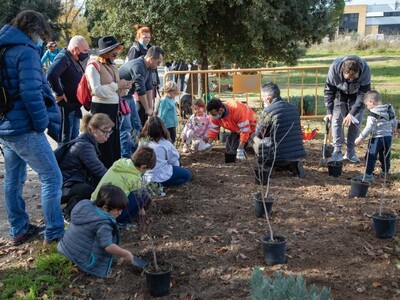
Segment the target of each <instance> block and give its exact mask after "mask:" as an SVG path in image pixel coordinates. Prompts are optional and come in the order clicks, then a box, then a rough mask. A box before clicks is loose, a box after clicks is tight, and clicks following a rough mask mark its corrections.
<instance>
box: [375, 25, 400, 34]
mask: <svg viewBox="0 0 400 300" xmlns="http://www.w3.org/2000/svg"><path fill="white" fill-rule="evenodd" d="M378 32H379V33H381V34H384V35H398V34H400V24H398V25H395V24H394V25H379V29H378Z"/></svg>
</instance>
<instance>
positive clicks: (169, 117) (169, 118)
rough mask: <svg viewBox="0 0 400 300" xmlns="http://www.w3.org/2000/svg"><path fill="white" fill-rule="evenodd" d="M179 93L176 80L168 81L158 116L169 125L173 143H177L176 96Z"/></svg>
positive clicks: (166, 125)
mask: <svg viewBox="0 0 400 300" xmlns="http://www.w3.org/2000/svg"><path fill="white" fill-rule="evenodd" d="M176 95H178V86H177V85H176V83H175V82H174V81H167V82H166V84H165V87H164V97H163V98H162V99H161V101H160V104H159V107H158V117H159V118H160V119H161V120H162V121H163V122H164V124H165V127H167V129H168V131H169V134H170V138H171V143H172V144H174V143H175V139H176V127H177V126H178V114H177V111H176V105H175V99H174V98H175V96H176Z"/></svg>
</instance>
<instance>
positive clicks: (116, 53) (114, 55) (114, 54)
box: [110, 52, 119, 58]
mask: <svg viewBox="0 0 400 300" xmlns="http://www.w3.org/2000/svg"><path fill="white" fill-rule="evenodd" d="M110 54H111V56H112V57H113V58H116V57H117V56H118V55H119V52H114V53H110Z"/></svg>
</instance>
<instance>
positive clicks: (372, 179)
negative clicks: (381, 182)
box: [354, 174, 375, 183]
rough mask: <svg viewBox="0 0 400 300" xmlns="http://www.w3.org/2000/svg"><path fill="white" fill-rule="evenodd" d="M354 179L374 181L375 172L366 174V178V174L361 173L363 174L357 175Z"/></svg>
mask: <svg viewBox="0 0 400 300" xmlns="http://www.w3.org/2000/svg"><path fill="white" fill-rule="evenodd" d="M354 179H357V180H361V181H364V182H371V183H372V182H374V180H375V179H374V174H365V178H364V174H361V175H358V176H356V177H354Z"/></svg>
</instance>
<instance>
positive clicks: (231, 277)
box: [0, 141, 400, 299]
mask: <svg viewBox="0 0 400 300" xmlns="http://www.w3.org/2000/svg"><path fill="white" fill-rule="evenodd" d="M305 146H306V150H307V152H308V156H307V158H306V160H305V162H304V166H305V170H306V172H307V175H306V177H305V178H304V179H300V178H298V177H294V176H292V175H291V174H290V173H289V172H287V171H281V172H276V176H275V178H273V179H271V187H270V195H271V196H272V197H274V198H275V203H274V205H273V215H272V228H273V230H274V231H275V234H278V235H284V236H286V237H287V251H286V263H285V264H283V265H277V266H266V265H265V264H264V262H263V255H262V245H261V242H260V238H261V237H262V236H264V235H266V234H267V233H268V227H267V223H266V220H265V219H263V218H256V217H255V215H254V211H253V204H252V193H253V192H255V191H257V190H258V189H260V186H258V185H256V184H255V183H254V176H253V175H252V171H251V168H250V164H249V162H237V163H234V164H225V163H224V154H223V148H222V146H219V147H215V148H213V150H212V151H211V152H209V153H206V154H202V155H199V156H193V155H183V156H182V164H183V166H185V167H188V168H189V169H190V170H191V171H192V173H193V180H192V181H191V182H190V183H189V184H187V185H184V186H182V187H177V188H170V189H167V190H166V193H167V196H166V197H163V198H159V199H155V201H154V203H155V206H153V207H151V208H150V209H149V211H148V216H149V217H150V218H152V219H153V226H152V228H151V235H152V236H153V237H154V238H155V240H154V241H155V246H156V251H157V254H158V257H159V259H160V260H163V261H167V262H169V263H171V264H172V265H173V273H172V289H171V294H170V295H169V296H167V297H165V299H248V298H249V295H250V294H249V279H250V276H251V273H252V270H253V269H254V267H256V266H261V267H263V268H264V272H265V274H266V275H271V274H273V272H275V271H281V272H284V273H287V274H289V273H295V274H298V273H301V274H302V275H303V276H304V277H305V278H306V280H307V283H309V284H311V283H315V284H316V285H317V286H319V287H322V286H326V287H329V288H331V290H332V296H333V298H334V299H395V298H396V296H397V293H396V290H397V289H398V288H399V281H398V278H399V270H397V269H396V259H398V257H399V255H398V253H397V252H396V245H397V243H398V240H397V239H387V240H381V239H377V238H376V237H375V235H374V230H373V227H372V219H370V218H369V217H368V216H369V215H371V214H372V213H374V212H377V211H378V208H379V201H380V197H381V195H382V191H383V188H382V182H383V181H382V180H377V181H376V182H375V183H374V184H373V185H372V186H371V187H370V189H369V191H368V194H367V197H366V198H361V199H356V198H352V199H350V198H349V197H348V194H349V191H350V179H351V178H352V177H353V176H355V175H358V174H360V173H361V172H362V170H363V165H364V164H361V165H358V166H354V165H350V164H346V165H345V166H344V168H343V175H342V176H340V177H338V178H334V177H330V176H328V174H327V169H325V168H319V167H318V163H319V161H320V158H321V151H320V150H321V141H307V142H305ZM364 151H365V146H364V147H362V148H359V149H358V154H359V156H362V153H363V152H364ZM1 164H2V162H0V169H3V167H2V165H1ZM1 172H2V170H1ZM392 172H395V173H396V175H395V176H393V175H391V177H390V178H389V184H388V187H387V189H386V192H385V198H384V201H385V202H384V203H385V208H386V209H387V210H391V211H395V212H396V213H399V206H398V204H397V202H396V200H397V197H398V195H399V190H400V184H399V181H398V180H397V181H396V180H394V177H396V178H399V176H398V173H399V170H398V169H397V170H392ZM0 175H1V173H0ZM35 178H36V179H35ZM29 180H30V181H29V182H28V186H29V188H28V189H27V192H25V195H26V196H27V202H28V210H30V213H31V215H35V216H36V217H35V218H34V220H35V219H38V218H40V217H38V212H40V210H39V209H38V207H37V204H38V199H39V196H38V195H39V193H40V190H39V187H40V184H39V183H38V181H37V177H35V176H34V175H32V174H31V175H30V176H29ZM0 203H1V204H0V205H1V206H3V201H1V202H0ZM0 211H1V212H0V220H1V222H2V223H1V234H2V236H3V238H2V240H0V270H5V269H7V268H12V267H13V266H15V264H18V263H19V264H23V265H24V264H25V265H29V264H31V263H32V262H31V259H29V258H30V257H32V256H34V254H35V253H37V252H38V251H41V250H40V249H42V246H41V244H40V242H39V241H37V242H32V243H31V244H30V245H26V246H20V247H19V248H16V247H9V246H8V245H7V243H6V241H7V223H6V222H5V215H4V208H3V207H0ZM121 234H122V246H123V247H125V248H127V249H129V250H131V251H132V252H133V253H135V254H137V255H140V256H142V257H144V258H147V259H150V258H151V251H150V245H149V243H148V241H147V240H146V239H141V234H140V233H139V232H138V231H137V230H135V229H124V230H123V231H122V232H121ZM32 245H33V247H32ZM0 273H1V272H0ZM0 277H1V276H0ZM61 298H62V299H109V298H114V299H149V298H151V296H150V295H149V293H148V291H147V288H146V283H145V276H144V275H143V274H141V273H140V272H138V271H135V270H133V269H132V268H131V267H130V266H128V265H114V267H113V269H112V274H111V277H110V278H108V279H98V278H94V277H91V276H86V275H82V274H78V273H77V274H76V275H75V276H74V278H72V283H71V285H70V287H69V288H67V289H66V290H65V291H64V292H63V294H62V295H60V299H61Z"/></svg>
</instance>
